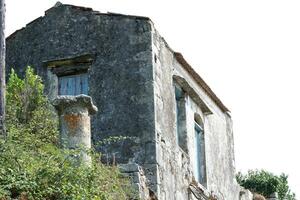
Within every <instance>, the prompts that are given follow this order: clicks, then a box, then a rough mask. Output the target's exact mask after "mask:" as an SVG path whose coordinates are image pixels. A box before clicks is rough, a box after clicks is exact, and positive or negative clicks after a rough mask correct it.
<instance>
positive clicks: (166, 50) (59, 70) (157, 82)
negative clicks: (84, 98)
mask: <svg viewBox="0 0 300 200" xmlns="http://www.w3.org/2000/svg"><path fill="white" fill-rule="evenodd" d="M6 62H7V74H9V72H10V69H11V68H14V69H15V71H16V72H17V73H18V74H20V75H22V74H24V70H25V68H26V66H28V65H29V66H32V67H33V68H34V69H35V70H36V72H37V73H38V74H39V75H40V76H41V77H42V78H43V80H44V84H45V93H46V94H47V95H48V96H49V98H50V99H53V98H55V97H57V95H78V94H87V95H89V96H91V97H92V99H93V102H94V104H95V105H96V106H97V107H98V109H99V112H98V113H97V114H96V115H93V116H92V117H91V132H92V142H93V145H94V147H95V148H96V149H97V150H99V151H100V152H102V155H103V158H102V159H103V161H104V162H109V163H110V162H114V163H117V164H118V165H119V166H120V168H121V170H123V171H124V172H127V173H133V174H134V173H139V174H138V180H136V181H135V182H136V183H138V184H140V185H138V186H140V187H145V186H143V185H142V183H140V182H141V180H142V179H143V180H145V181H146V183H145V184H146V187H147V188H149V191H150V196H153V198H154V196H155V197H156V198H157V199H159V200H186V199H208V198H209V197H211V199H212V197H213V196H214V197H215V198H213V199H223V200H238V199H248V198H247V197H246V196H245V195H246V194H247V191H244V190H243V189H242V188H241V187H240V186H239V185H238V184H237V182H236V180H235V166H234V146H233V132H232V121H231V117H230V115H229V110H228V109H227V108H226V106H225V105H224V104H223V103H222V102H221V100H220V99H219V98H218V97H217V96H216V95H215V94H214V92H213V91H212V90H211V89H210V88H209V86H208V85H207V84H206V83H205V82H204V81H203V79H202V78H201V77H200V76H199V75H198V74H197V73H196V72H195V71H194V70H193V68H192V67H191V66H190V65H189V64H188V62H187V61H186V60H185V59H184V57H183V56H182V55H181V54H180V53H177V52H174V51H173V50H172V49H171V48H170V47H169V46H168V44H167V43H166V41H165V40H164V39H163V38H162V37H161V36H160V35H159V33H158V32H157V30H156V29H155V27H154V25H153V22H152V21H151V20H150V19H149V18H147V17H140V16H129V15H121V14H114V13H100V12H97V11H93V10H92V9H90V8H84V7H78V6H73V5H64V4H60V3H58V4H56V5H55V6H54V7H52V8H50V9H49V10H47V11H46V12H45V16H43V17H40V18H38V19H36V20H34V21H32V22H31V23H29V24H27V25H26V27H25V28H23V29H21V30H18V31H16V32H15V33H13V34H12V35H11V36H9V37H8V38H7V60H6ZM143 175H144V176H143ZM140 189H141V188H140ZM143 189H144V190H145V188H142V190H143ZM243 195H244V196H243Z"/></svg>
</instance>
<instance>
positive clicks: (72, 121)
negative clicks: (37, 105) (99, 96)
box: [52, 95, 98, 163]
mask: <svg viewBox="0 0 300 200" xmlns="http://www.w3.org/2000/svg"><path fill="white" fill-rule="evenodd" d="M52 104H53V106H54V107H55V108H56V110H57V111H58V116H59V126H60V143H61V145H62V147H63V148H67V149H82V153H81V158H80V160H82V162H83V163H90V161H91V158H90V156H88V154H87V153H86V151H87V150H89V149H90V148H91V147H92V145H91V125H90V121H91V120H90V115H92V114H95V113H96V112H97V111H98V109H97V107H96V106H94V104H93V102H92V98H91V97H89V96H86V95H78V96H59V97H57V98H56V99H54V100H53V102H52Z"/></svg>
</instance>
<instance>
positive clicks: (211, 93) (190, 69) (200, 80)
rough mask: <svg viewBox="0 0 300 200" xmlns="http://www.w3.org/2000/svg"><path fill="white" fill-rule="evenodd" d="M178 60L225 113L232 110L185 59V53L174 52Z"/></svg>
mask: <svg viewBox="0 0 300 200" xmlns="http://www.w3.org/2000/svg"><path fill="white" fill-rule="evenodd" d="M174 56H175V58H176V60H177V61H178V62H179V63H180V64H181V65H182V66H183V67H184V69H185V70H186V71H187V72H188V73H189V74H190V75H191V76H192V77H193V78H194V79H195V81H196V82H197V83H198V84H199V85H200V87H202V88H203V89H204V91H205V93H206V94H207V95H208V96H209V97H210V98H211V99H212V100H213V101H214V102H215V103H216V104H217V106H218V107H219V108H220V109H221V110H222V111H223V112H225V113H227V112H230V110H229V109H228V108H227V107H226V106H225V105H224V104H223V103H222V101H221V100H220V99H219V98H218V97H217V95H216V94H215V93H214V92H213V91H212V89H211V88H210V87H209V86H208V85H207V83H206V82H205V81H204V80H203V79H202V78H201V76H200V75H199V74H198V73H197V72H196V71H195V70H194V69H193V68H192V66H191V65H190V64H189V63H188V62H187V61H186V60H185V59H184V57H183V55H182V54H181V53H179V52H174Z"/></svg>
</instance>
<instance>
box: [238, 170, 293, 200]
mask: <svg viewBox="0 0 300 200" xmlns="http://www.w3.org/2000/svg"><path fill="white" fill-rule="evenodd" d="M236 178H237V181H238V183H239V184H240V185H241V186H243V187H244V188H246V189H249V190H250V191H252V192H254V193H259V194H262V195H264V196H265V197H268V196H270V195H271V194H272V193H275V192H276V193H278V196H279V199H280V200H295V194H294V193H292V192H291V191H290V189H289V186H288V181H287V179H288V176H287V175H285V174H281V175H280V176H276V175H274V174H273V173H270V172H267V171H265V170H250V171H248V173H247V174H246V175H243V174H242V173H240V172H239V173H238V174H237V176H236Z"/></svg>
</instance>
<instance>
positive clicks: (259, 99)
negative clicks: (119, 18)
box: [6, 0, 300, 197]
mask: <svg viewBox="0 0 300 200" xmlns="http://www.w3.org/2000/svg"><path fill="white" fill-rule="evenodd" d="M61 1H62V3H67V4H75V5H81V6H88V7H92V8H93V9H94V10H98V11H101V12H117V13H123V14H131V15H142V16H148V17H150V18H151V19H152V21H153V22H154V24H155V26H156V28H157V29H158V31H159V32H160V33H161V35H162V36H163V37H165V39H166V40H167V42H168V43H169V45H170V46H171V47H172V48H173V49H174V50H175V51H180V52H182V54H183V55H184V56H185V58H186V59H187V60H188V61H189V63H190V64H191V65H192V66H193V67H194V68H195V69H196V70H197V71H198V73H199V74H200V75H201V76H202V77H203V78H204V80H206V82H207V83H208V84H209V85H210V86H211V88H212V89H213V90H214V91H215V93H216V94H217V95H218V96H219V97H220V98H221V100H222V101H223V103H224V104H225V105H226V106H227V107H229V109H230V110H231V114H232V118H233V120H234V134H235V152H236V153H235V154H236V166H237V170H242V171H244V172H245V171H247V170H248V169H255V168H258V169H261V168H263V169H266V170H269V171H272V172H274V173H276V174H279V173H281V172H284V173H287V174H288V175H289V181H290V185H291V187H292V189H293V191H294V192H296V194H297V196H298V197H300V172H299V171H300V162H299V158H300V156H299V154H300V144H299V142H300V140H299V139H300V136H299V133H300V126H299V125H300V122H299V119H300V89H299V87H300V78H299V75H300V74H299V71H300V70H299V67H300V1H299V0H185V1H182V0H181V1H179V0H160V1H159V0H151V1H150V0H148V1H146V0H61ZM6 3H7V29H6V32H7V35H9V34H11V33H12V32H14V31H15V30H16V29H20V28H21V27H23V26H24V25H25V24H26V23H28V22H30V21H32V20H33V19H35V18H37V17H39V16H41V15H44V11H45V10H46V9H48V8H50V7H52V6H53V5H54V4H55V3H56V0H26V1H22V0H6Z"/></svg>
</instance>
